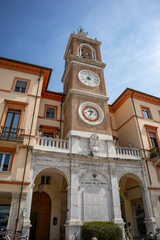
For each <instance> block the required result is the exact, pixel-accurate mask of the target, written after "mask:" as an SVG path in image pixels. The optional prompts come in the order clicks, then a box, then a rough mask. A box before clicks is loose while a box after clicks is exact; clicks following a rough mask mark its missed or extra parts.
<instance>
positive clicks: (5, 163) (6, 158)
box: [0, 153, 11, 172]
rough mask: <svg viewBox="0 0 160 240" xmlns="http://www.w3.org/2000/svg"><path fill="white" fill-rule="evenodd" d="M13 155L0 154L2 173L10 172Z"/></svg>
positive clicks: (0, 169)
mask: <svg viewBox="0 0 160 240" xmlns="http://www.w3.org/2000/svg"><path fill="white" fill-rule="evenodd" d="M10 159H11V154H9V153H0V171H5V172H7V171H9V165H10Z"/></svg>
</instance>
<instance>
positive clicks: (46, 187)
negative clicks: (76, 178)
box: [30, 168, 67, 240]
mask: <svg viewBox="0 0 160 240" xmlns="http://www.w3.org/2000/svg"><path fill="white" fill-rule="evenodd" d="M66 186H67V181H66V178H65V176H64V174H63V173H62V172H61V171H59V170H57V169H56V168H46V169H43V170H41V171H38V174H37V175H36V177H35V179H34V189H33V197H32V207H31V224H32V225H33V224H34V219H33V217H34V216H33V215H36V214H34V212H35V211H34V209H35V208H36V207H35V205H39V209H40V208H41V206H40V203H39V201H37V196H38V198H40V196H41V195H45V194H47V195H48V196H49V198H50V203H51V204H50V210H49V208H47V210H48V214H47V215H48V219H47V225H48V226H49V227H48V228H46V231H47V233H45V235H46V237H44V238H41V237H40V236H39V235H37V234H38V233H36V235H35V236H36V237H35V238H34V237H32V235H33V233H32V229H31V232H30V240H33V239H35V240H50V239H52V240H57V239H58V240H62V239H65V226H64V224H65V222H66V218H67V191H66ZM36 201H37V202H36ZM35 203H36V204H35ZM48 205H49V204H48ZM44 206H45V204H44ZM44 206H43V207H44ZM44 208H45V207H44ZM38 214H39V215H40V214H41V213H39V212H38ZM41 215H42V214H41ZM43 219H44V218H43ZM38 220H39V219H38ZM39 221H40V222H43V220H41V219H40V220H39ZM42 228H45V225H44V224H43V227H42ZM40 230H41V226H40V224H38V221H37V230H36V231H38V232H39V231H40ZM34 234H35V233H34Z"/></svg>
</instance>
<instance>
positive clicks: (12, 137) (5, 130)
mask: <svg viewBox="0 0 160 240" xmlns="http://www.w3.org/2000/svg"><path fill="white" fill-rule="evenodd" d="M24 133H25V131H24V129H18V128H9V127H4V126H3V127H2V126H0V140H5V141H15V142H23V139H24Z"/></svg>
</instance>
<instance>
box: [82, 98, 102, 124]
mask: <svg viewBox="0 0 160 240" xmlns="http://www.w3.org/2000/svg"><path fill="white" fill-rule="evenodd" d="M78 111H79V116H80V117H81V119H82V120H83V121H84V122H86V123H89V124H92V125H97V124H99V123H101V122H102V121H103V118H104V114H103V111H102V109H101V108H100V107H99V106H98V105H96V104H95V103H91V102H84V103H82V104H81V105H80V106H79V110H78Z"/></svg>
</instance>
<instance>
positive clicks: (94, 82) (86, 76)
mask: <svg viewBox="0 0 160 240" xmlns="http://www.w3.org/2000/svg"><path fill="white" fill-rule="evenodd" d="M78 78H79V80H80V81H81V82H82V83H83V84H85V85H87V86H90V87H96V86H98V85H99V83H100V79H99V77H98V76H97V75H96V74H95V73H93V72H91V71H89V70H82V71H80V72H79V73H78Z"/></svg>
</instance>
